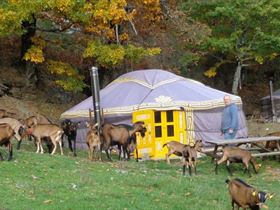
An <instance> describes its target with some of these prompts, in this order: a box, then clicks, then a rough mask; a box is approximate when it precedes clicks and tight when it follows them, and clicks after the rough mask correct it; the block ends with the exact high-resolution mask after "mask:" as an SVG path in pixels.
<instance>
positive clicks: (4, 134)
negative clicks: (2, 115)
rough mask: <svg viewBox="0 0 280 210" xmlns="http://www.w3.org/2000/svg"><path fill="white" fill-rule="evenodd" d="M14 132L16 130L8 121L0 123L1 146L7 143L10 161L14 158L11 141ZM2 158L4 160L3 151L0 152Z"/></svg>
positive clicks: (0, 158)
mask: <svg viewBox="0 0 280 210" xmlns="http://www.w3.org/2000/svg"><path fill="white" fill-rule="evenodd" d="M14 134H15V132H14V130H13V129H12V127H11V126H10V125H9V124H7V123H3V124H0V146H3V145H5V146H6V147H8V150H9V157H8V161H10V160H12V159H13V146H12V143H11V138H12V137H13V135H14ZM0 160H3V156H2V154H1V152H0Z"/></svg>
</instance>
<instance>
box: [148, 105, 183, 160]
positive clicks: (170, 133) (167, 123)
mask: <svg viewBox="0 0 280 210" xmlns="http://www.w3.org/2000/svg"><path fill="white" fill-rule="evenodd" d="M169 141H178V142H181V143H185V142H186V119H185V113H184V111H179V110H168V111H156V112H155V154H154V159H164V158H165V155H166V153H167V148H162V146H163V145H164V144H165V143H166V142H169Z"/></svg>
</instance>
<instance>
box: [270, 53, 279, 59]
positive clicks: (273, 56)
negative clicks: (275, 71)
mask: <svg viewBox="0 0 280 210" xmlns="http://www.w3.org/2000/svg"><path fill="white" fill-rule="evenodd" d="M277 56H278V54H277V53H272V54H270V55H269V60H273V59H275V58H276V57H277Z"/></svg>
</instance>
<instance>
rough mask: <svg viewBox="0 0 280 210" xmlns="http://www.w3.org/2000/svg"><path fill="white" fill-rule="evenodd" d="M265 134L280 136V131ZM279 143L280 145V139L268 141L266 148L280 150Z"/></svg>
mask: <svg viewBox="0 0 280 210" xmlns="http://www.w3.org/2000/svg"><path fill="white" fill-rule="evenodd" d="M265 136H280V131H278V132H274V133H269V134H267V135H265ZM277 142H278V145H277ZM279 145H280V140H278V141H267V142H266V143H265V148H266V149H270V150H272V151H273V150H278V151H280V147H279Z"/></svg>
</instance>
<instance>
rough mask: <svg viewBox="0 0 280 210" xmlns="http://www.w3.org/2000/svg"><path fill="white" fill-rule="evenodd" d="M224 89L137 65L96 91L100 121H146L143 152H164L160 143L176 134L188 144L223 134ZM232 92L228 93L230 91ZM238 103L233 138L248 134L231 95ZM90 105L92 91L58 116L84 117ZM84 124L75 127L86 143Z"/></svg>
mask: <svg viewBox="0 0 280 210" xmlns="http://www.w3.org/2000/svg"><path fill="white" fill-rule="evenodd" d="M226 94H228V93H226V92H223V91H220V90H217V89H214V88H211V87H209V86H206V85H204V84H202V83H200V82H198V81H195V80H192V79H188V78H184V77H182V76H178V75H176V74H173V73H171V72H168V71H164V70H160V69H149V70H137V71H133V72H129V73H126V74H123V75H121V76H120V77H118V78H117V79H115V80H114V81H112V82H111V83H110V84H108V85H107V86H106V87H105V88H103V89H102V90H101V91H100V106H101V109H102V113H103V119H104V122H110V123H114V124H118V123H126V124H132V123H134V122H137V121H144V122H145V126H146V127H147V132H146V136H145V137H144V139H139V140H138V139H137V144H138V147H139V151H140V157H141V154H142V155H143V156H144V155H145V156H149V157H151V158H152V159H161V158H164V154H166V151H165V150H164V149H162V145H163V144H165V143H166V142H168V141H171V140H175V141H179V142H182V143H186V144H191V143H193V142H194V141H195V140H196V139H202V140H203V141H204V142H205V140H215V139H221V138H222V136H221V131H220V129H221V116H222V110H223V108H224V102H223V97H224V95H226ZM229 95H230V94H229ZM231 98H232V101H233V102H234V103H236V104H237V106H238V108H239V129H238V132H237V138H239V137H247V127H246V119H245V116H244V113H243V110H242V100H241V98H240V97H239V96H235V95H231ZM89 109H93V101H92V97H89V98H87V99H86V100H84V101H82V102H80V103H79V104H77V105H75V106H74V107H72V108H70V109H69V110H67V111H65V112H64V113H63V114H62V115H61V119H71V120H74V121H86V120H88V119H89ZM86 130H87V129H86V128H85V126H84V124H83V123H81V127H80V129H79V130H78V134H77V144H78V146H79V147H85V145H84V144H85V136H86Z"/></svg>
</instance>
